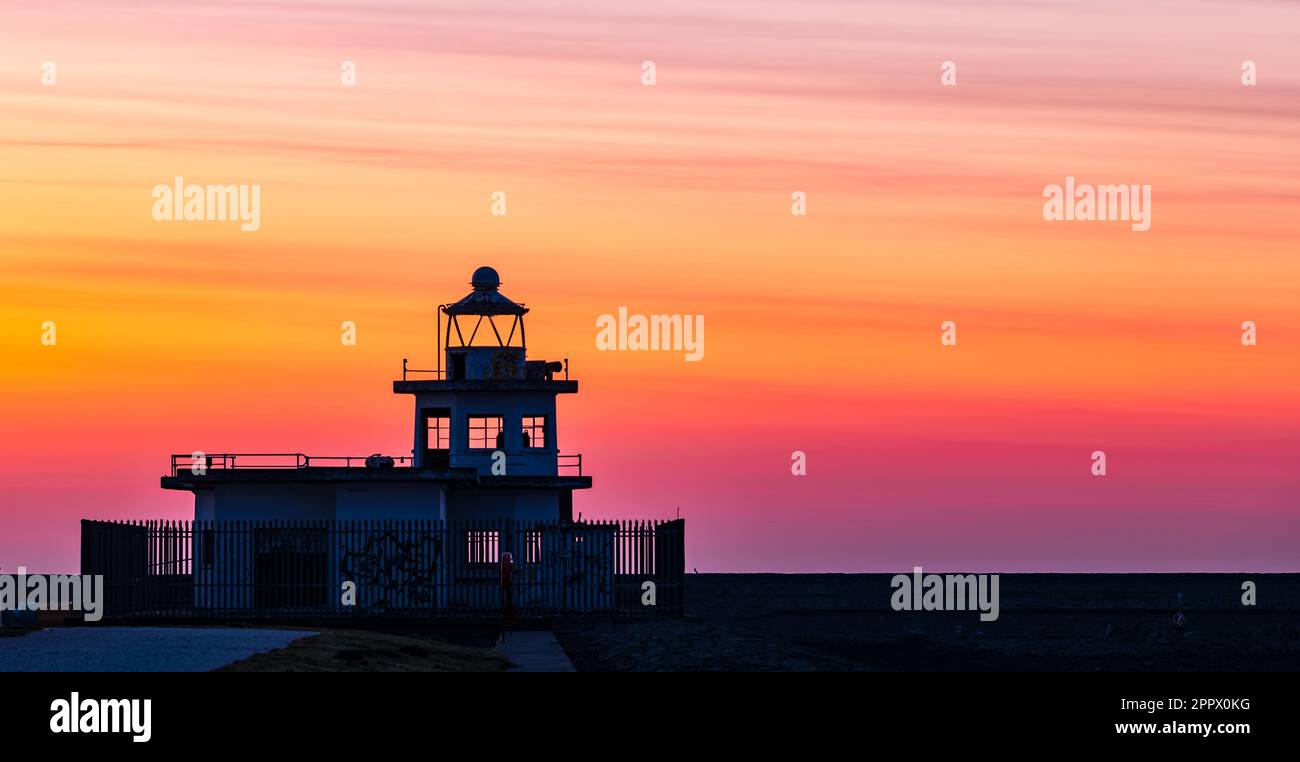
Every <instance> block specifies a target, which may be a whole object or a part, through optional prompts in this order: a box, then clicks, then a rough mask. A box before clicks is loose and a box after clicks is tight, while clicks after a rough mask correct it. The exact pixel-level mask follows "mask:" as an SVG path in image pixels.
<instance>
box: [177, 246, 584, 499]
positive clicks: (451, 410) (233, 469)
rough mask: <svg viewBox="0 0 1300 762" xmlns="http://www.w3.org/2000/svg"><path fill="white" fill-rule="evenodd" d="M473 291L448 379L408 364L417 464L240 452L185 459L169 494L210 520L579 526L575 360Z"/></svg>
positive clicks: (445, 368)
mask: <svg viewBox="0 0 1300 762" xmlns="http://www.w3.org/2000/svg"><path fill="white" fill-rule="evenodd" d="M469 285H470V287H471V291H470V293H469V294H467V295H466V296H464V297H463V298H462V299H460V300H459V301H454V302H449V303H445V304H440V305H439V306H438V307H437V323H436V325H437V336H438V340H437V345H438V360H437V367H436V368H435V369H433V370H420V369H416V368H412V367H410V365H409V363H408V361H407V360H405V359H403V361H402V377H401V379H399V380H395V381H394V382H393V392H394V393H396V394H403V395H410V397H411V398H412V400H413V402H414V404H413V419H414V427H413V435H412V447H411V451H410V453H409V454H408V455H384V454H379V453H375V454H369V455H367V454H366V453H364V452H360V453H357V454H353V455H317V454H307V453H300V452H299V453H237V452H215V451H209V450H194V451H191V452H188V453H183V454H179V455H173V456H172V468H171V473H170V474H169V475H167V476H164V477H163V478H162V486H163V488H165V489H171V490H185V491H189V492H192V493H193V494H194V518H195V520H196V521H247V520H291V521H300V520H306V521H338V520H407V519H436V520H443V521H467V520H480V519H484V520H488V519H490V520H499V519H512V520H522V521H560V522H566V521H572V518H573V492H574V490H579V489H588V488H590V487H591V477H590V476H588V475H586V474H584V473H583V469H582V456H581V455H580V454H576V453H563V454H562V453H561V452H560V445H559V441H560V440H559V427H558V425H557V424H558V421H557V406H556V401H557V399H558V398H559V396H560V395H561V394H576V393H577V391H578V382H577V381H576V380H571V379H569V378H568V361H567V360H551V361H548V360H543V359H538V360H533V359H530V358H529V357H528V352H527V335H526V332H525V328H524V320H525V316H526V315H527V314H528V311H529V310H528V308H527V307H525V306H524V305H523V304H521V303H518V302H515V301H512V300H511V299H509V298H508V297H506V296H505V294H503V293H502V292H501V285H502V284H501V277H500V276H499V275H498V274H497V271H496V270H494V269H493V268H491V267H480V268H478V269H477V270H475V271H474V274H473V276H472V277H471V279H470V284H469Z"/></svg>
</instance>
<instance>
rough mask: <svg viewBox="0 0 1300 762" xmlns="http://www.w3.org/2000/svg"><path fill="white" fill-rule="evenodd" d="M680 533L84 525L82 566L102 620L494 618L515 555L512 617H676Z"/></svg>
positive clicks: (655, 528)
mask: <svg viewBox="0 0 1300 762" xmlns="http://www.w3.org/2000/svg"><path fill="white" fill-rule="evenodd" d="M684 526H685V525H684V523H683V521H682V520H680V519H678V520H675V521H595V522H580V523H570V522H529V521H515V520H509V519H482V520H473V521H451V522H444V521H425V520H403V521H396V520H394V521H340V522H321V521H317V522H311V521H222V522H204V521H198V522H187V521H83V522H81V569H82V573H83V574H101V575H103V576H104V582H105V603H104V608H105V613H106V615H107V616H166V617H171V616H257V615H263V614H266V615H274V616H293V615H299V614H300V615H309V616H321V615H332V616H353V615H366V614H388V615H424V616H476V615H483V614H488V613H492V612H497V611H499V610H500V607H501V603H502V592H501V584H500V579H501V577H500V564H501V558H502V555H501V554H502V553H505V552H509V553H511V557H512V559H513V562H514V575H513V584H512V587H511V589H510V591H509V595H510V596H511V603H512V607H513V609H514V611H515V615H516V616H519V617H541V616H549V615H554V614H566V613H597V612H610V611H613V612H620V613H623V614H638V615H650V614H664V613H667V614H675V613H680V612H681V611H682V609H683V606H684V589H683V587H684V577H685V529H684ZM647 583H651V585H652V586H653V590H651V588H650V586H648V585H647ZM650 601H653V602H654V605H653V606H650V605H647V604H648V603H649V602H650Z"/></svg>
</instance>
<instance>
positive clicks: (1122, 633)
mask: <svg viewBox="0 0 1300 762" xmlns="http://www.w3.org/2000/svg"><path fill="white" fill-rule="evenodd" d="M892 576H893V575H891V574H691V575H688V576H687V589H686V601H687V603H686V608H687V614H688V616H687V617H686V618H685V619H659V620H646V621H633V622H609V621H597V620H584V619H570V620H563V621H558V622H556V623H555V630H556V635H557V636H558V637H559V639H560V642H561V644H562V645H563V646H564V649H565V651H566V652H567V653H568V654H569V657H570V658H571V659H572V660H573V662H574V665H575V666H576V667H577V669H578V670H579V671H627V670H633V671H659V670H670V671H672V670H800V671H804V670H836V671H840V670H962V671H986V670H997V671H1003V670H1019V671H1058V670H1065V671H1143V670H1147V671H1261V670H1263V671H1280V670H1285V671H1300V575H1297V574H1004V575H1001V579H1000V598H1001V607H1000V608H1001V610H1000V615H999V617H998V619H997V621H995V622H981V621H980V620H979V615H978V613H977V612H895V611H893V610H891V609H890V607H889V601H890V594H891V593H892V592H893V589H892V588H891V587H890V585H889V581H890V579H891V577H892ZM1246 580H1251V581H1253V582H1254V583H1255V585H1256V595H1257V605H1255V606H1253V607H1249V606H1243V605H1242V603H1241V597H1242V589H1241V585H1242V582H1244V581H1246ZM1179 593H1182V600H1183V603H1182V607H1181V611H1182V612H1183V614H1184V615H1185V617H1186V621H1185V625H1184V627H1183V628H1182V629H1181V630H1179V629H1177V628H1175V626H1174V622H1173V618H1174V614H1175V613H1177V612H1178V611H1179V610H1180V609H1179V605H1178V594H1179Z"/></svg>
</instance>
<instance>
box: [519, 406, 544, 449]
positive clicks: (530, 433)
mask: <svg viewBox="0 0 1300 762" xmlns="http://www.w3.org/2000/svg"><path fill="white" fill-rule="evenodd" d="M549 417H550V416H548V415H546V414H545V413H542V414H540V415H522V416H520V417H519V433H520V435H521V436H522V435H523V434H528V441H529V444H527V445H525V446H524V448H523V449H525V450H528V451H534V450H545V449H547V447H546V430H547V428H548V426H547V419H548V418H549ZM530 420H531V421H537V420H540V421H541V422H542V425H541V428H542V443H541V444H540V445H539V444H536V442H537V438H536V437H534V436H533V432H535V431H536V429H537V427H536V426H535V425H534V426H533V427H531V428H529V427H527V426H526V424H525V423H524V422H525V421H530Z"/></svg>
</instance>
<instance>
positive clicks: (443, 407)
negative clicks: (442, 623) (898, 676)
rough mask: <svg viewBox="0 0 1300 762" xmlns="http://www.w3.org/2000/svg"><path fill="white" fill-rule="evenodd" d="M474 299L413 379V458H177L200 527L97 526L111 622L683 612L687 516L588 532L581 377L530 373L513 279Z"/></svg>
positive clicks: (92, 565) (170, 485) (85, 559)
mask: <svg viewBox="0 0 1300 762" xmlns="http://www.w3.org/2000/svg"><path fill="white" fill-rule="evenodd" d="M472 286H473V290H472V291H471V292H470V293H469V295H467V296H466V297H465V298H463V299H461V300H460V301H457V302H454V303H450V304H443V305H440V306H439V307H438V323H437V325H438V363H437V368H436V369H434V370H419V369H413V368H411V367H409V366H408V365H407V362H406V360H403V361H402V378H401V379H400V380H397V381H394V382H393V391H394V392H395V393H397V394H407V395H410V396H411V398H412V400H413V401H414V406H413V412H414V416H413V419H414V426H413V431H412V448H411V451H410V453H409V454H408V455H401V456H390V455H381V454H373V455H352V456H337V455H326V456H322V455H307V454H304V453H212V452H192V453H188V454H182V455H173V456H172V459H171V460H172V462H171V473H170V474H168V475H167V476H164V477H162V486H163V487H164V488H165V489H171V490H183V491H188V492H190V493H192V494H193V495H194V521H192V522H189V521H144V522H140V521H127V522H114V521H83V522H82V539H81V548H82V554H81V558H82V562H81V565H82V573H83V574H98V575H102V576H103V577H104V579H105V586H106V588H105V589H106V594H105V595H106V600H107V601H108V602H109V603H108V615H109V616H114V617H149V616H225V615H230V614H238V615H240V616H243V615H245V614H255V613H267V614H272V615H275V616H290V615H295V616H320V615H329V616H334V615H340V614H347V615H353V614H359V613H377V614H383V615H388V614H396V613H406V614H416V615H424V616H482V615H484V614H495V613H503V612H505V611H507V610H508V611H511V612H515V613H516V614H517V615H520V616H549V615H552V614H556V613H563V612H575V611H581V612H593V611H612V610H621V611H623V612H627V613H639V614H646V613H655V612H669V613H678V612H680V611H681V610H682V590H683V587H684V585H683V576H684V573H685V560H684V559H685V555H684V553H685V551H684V548H685V545H684V542H685V540H684V524H683V522H682V521H681V520H680V519H677V520H674V521H629V520H621V521H608V520H607V521H590V520H588V521H574V520H573V491H574V490H578V489H587V488H589V487H591V477H589V476H586V475H584V474H583V473H582V456H581V455H578V454H561V453H560V450H559V439H558V427H557V426H556V400H557V398H558V397H559V395H561V394H575V393H577V391H578V382H577V381H572V380H570V379H569V378H568V361H567V360H564V361H554V362H546V361H543V360H530V359H528V356H527V348H526V342H525V333H524V318H525V316H526V315H527V314H528V308H527V307H525V306H524V305H522V304H518V303H516V302H513V301H511V300H510V299H508V298H506V296H505V295H503V294H502V293H501V279H500V277H499V276H498V275H497V273H496V271H495V270H493V269H492V268H490V267H480V268H479V269H478V270H476V271H475V272H474V275H473V279H472ZM647 591H651V592H647ZM647 595H649V596H650V597H649V598H647V597H646V596H647ZM647 601H650V603H647Z"/></svg>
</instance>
